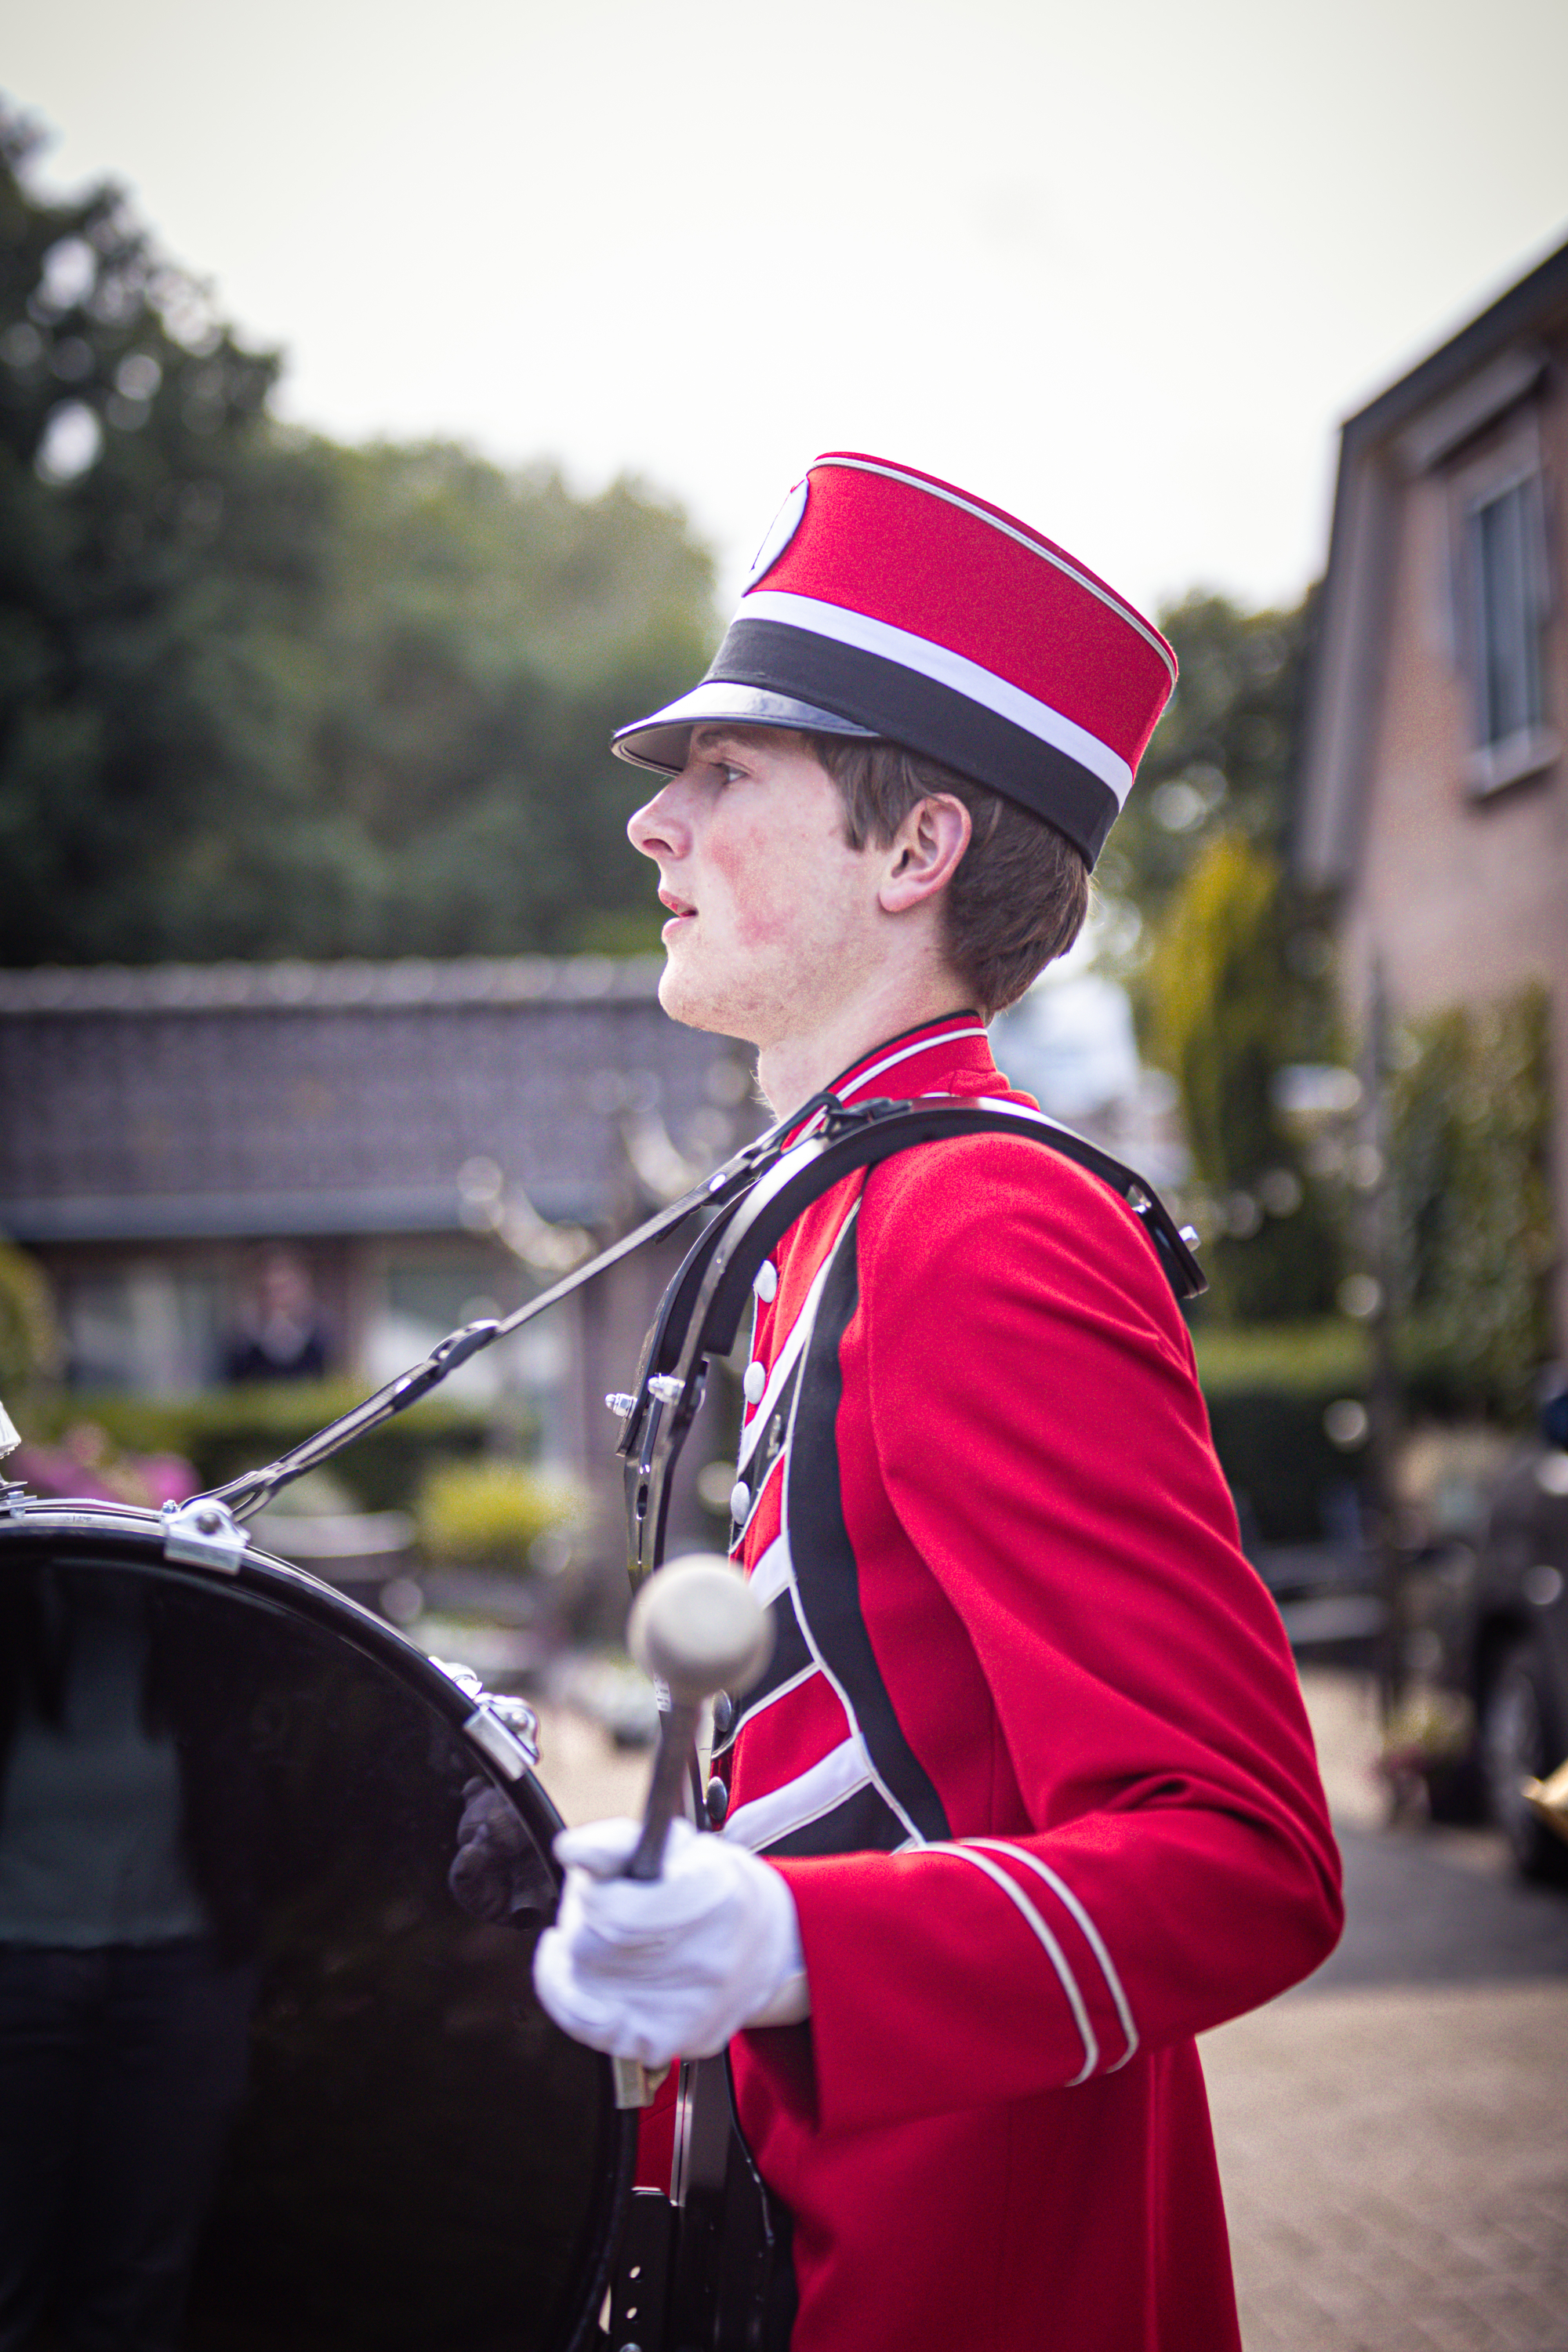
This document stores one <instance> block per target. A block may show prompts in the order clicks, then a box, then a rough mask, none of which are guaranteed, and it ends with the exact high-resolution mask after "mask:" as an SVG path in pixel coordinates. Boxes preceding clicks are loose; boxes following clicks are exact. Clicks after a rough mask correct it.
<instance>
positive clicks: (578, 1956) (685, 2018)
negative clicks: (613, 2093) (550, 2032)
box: [533, 1821, 806, 2066]
mask: <svg viewBox="0 0 1568 2352" xmlns="http://www.w3.org/2000/svg"><path fill="white" fill-rule="evenodd" d="M638 1835H639V1826H638V1824H637V1822H628V1821H608V1822H592V1823H591V1824H590V1825H589V1826H588V1827H586V1828H584V1829H576V1830H563V1832H562V1833H561V1835H560V1836H559V1837H558V1838H557V1839H556V1841H555V1853H556V1858H557V1860H558V1861H560V1862H563V1863H564V1864H566V1885H565V1890H564V1892H563V1895H562V1897H561V1910H560V1915H559V1917H558V1919H557V1922H556V1925H555V1926H554V1927H552V1928H550V1929H548V1930H547V1932H546V1933H545V1934H544V1935H543V1936H542V1937H541V1938H540V1941H539V1947H538V1949H537V1950H536V1951H535V1953H534V1956H533V1981H534V1985H535V1988H536V1990H537V1991H538V1994H539V1998H540V2000H542V2002H543V2004H544V2006H545V2008H546V2009H547V2010H548V2011H549V2012H550V2014H551V2016H552V2018H553V2019H554V2020H555V2022H556V2023H557V2025H559V2026H561V2027H563V2029H564V2031H565V2032H568V2033H570V2034H572V2035H573V2036H574V2039H575V2040H577V2041H578V2042H587V2043H588V2045H589V2047H590V2048H591V2049H594V2050H606V2051H608V2052H610V2053H611V2054H612V2055H613V2056H615V2057H617V2058H639V2059H640V2060H641V2061H642V2063H643V2064H644V2065H645V2066H664V2065H667V2064H668V2063H669V2061H670V2060H671V2059H672V2058H674V2057H676V2056H677V2055H679V2056H680V2057H684V2058H710V2057H712V2056H713V2055H714V2054H715V2053H717V2052H718V2051H721V2050H722V2048H723V2047H724V2044H725V2043H726V2042H728V2041H729V2039H730V2036H731V2034H732V2033H737V2032H739V2031H740V2029H741V2027H742V2026H743V2025H748V2024H751V2023H752V2022H753V2021H756V2020H757V2019H759V2018H761V2017H763V2014H764V2012H766V2013H768V2021H769V2022H770V2023H772V2022H780V2023H782V2022H784V2015H782V2014H779V2013H778V2012H779V2008H780V2005H781V1997H782V2007H783V2010H784V2011H785V2012H786V2013H787V2014H788V2015H790V2016H795V2017H804V2016H805V2013H806V2003H805V1998H804V1993H805V1959H804V1958H803V1956H802V1953H801V1947H800V1925H799V1922H798V1920H797V1919H796V1916H795V1898H794V1896H793V1895H791V1894H790V1891H789V1888H788V1887H787V1886H786V1885H785V1884H784V1880H783V1878H782V1877H781V1876H780V1875H779V1873H778V1872H777V1871H776V1870H773V1869H771V1868H770V1867H769V1865H768V1864H766V1863H765V1862H760V1861H759V1860H758V1859H757V1856H756V1855H755V1854H754V1853H749V1852H748V1851H747V1849H746V1848H745V1847H744V1846H741V1845H732V1844H731V1843H728V1842H727V1841H726V1840H725V1839H723V1838H721V1837H714V1836H711V1835H709V1834H707V1833H706V1832H704V1833H702V1834H699V1832H697V1831H696V1830H694V1829H693V1828H692V1826H691V1824H690V1822H686V1821H676V1822H671V1824H670V1830H669V1839H668V1843H667V1845H666V1847H665V1850H664V1874H663V1876H662V1877H660V1878H655V1879H647V1880H640V1879H632V1878H623V1877H621V1876H620V1875H619V1873H620V1872H621V1870H622V1869H623V1867H624V1866H625V1864H626V1862H627V1860H628V1859H629V1857H630V1855H631V1853H632V1849H633V1848H634V1846H635V1845H636V1844H637V1838H638ZM796 1978H798V1979H799V1984H798V1986H797V1985H796V1984H795V1981H794V1980H795V1979H796Z"/></svg>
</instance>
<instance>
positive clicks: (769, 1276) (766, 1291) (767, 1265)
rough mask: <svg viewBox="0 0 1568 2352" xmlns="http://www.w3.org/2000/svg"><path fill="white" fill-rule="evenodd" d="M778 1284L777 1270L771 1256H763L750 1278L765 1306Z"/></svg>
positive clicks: (753, 1287)
mask: <svg viewBox="0 0 1568 2352" xmlns="http://www.w3.org/2000/svg"><path fill="white" fill-rule="evenodd" d="M778 1286H779V1270H778V1268H777V1266H776V1265H774V1264H773V1260H772V1258H771V1257H765V1258H763V1262H762V1264H761V1265H760V1266H758V1268H757V1271H756V1274H755V1276H753V1278H752V1289H753V1290H754V1291H755V1292H756V1294H757V1297H759V1298H760V1299H761V1300H762V1302H763V1306H764V1307H766V1306H767V1305H768V1304H769V1302H770V1301H771V1299H772V1298H773V1293H774V1292H775V1291H776V1290H777V1288H778Z"/></svg>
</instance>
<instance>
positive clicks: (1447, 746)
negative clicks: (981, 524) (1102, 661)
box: [1295, 246, 1568, 1350]
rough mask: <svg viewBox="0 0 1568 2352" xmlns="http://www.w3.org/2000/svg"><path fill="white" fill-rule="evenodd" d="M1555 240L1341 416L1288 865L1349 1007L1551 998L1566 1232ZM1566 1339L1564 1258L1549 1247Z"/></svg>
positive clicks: (1566, 516)
mask: <svg viewBox="0 0 1568 2352" xmlns="http://www.w3.org/2000/svg"><path fill="white" fill-rule="evenodd" d="M1565 583H1568V246H1565V247H1563V248H1561V249H1560V250H1559V251H1558V252H1556V253H1554V254H1552V256H1551V257H1549V258H1548V259H1547V260H1545V261H1543V262H1542V264H1541V265H1540V267H1539V268H1536V269H1534V270H1532V271H1531V273H1530V275H1529V276H1528V277H1526V278H1523V279H1521V281H1520V282H1519V283H1518V284H1517V285H1515V286H1513V287H1511V288H1510V289H1509V291H1508V292H1507V293H1506V294H1504V295H1503V296H1502V297H1501V298H1500V299H1499V300H1498V301H1496V302H1494V303H1492V304H1491V305H1490V307H1489V309H1487V310H1484V311H1483V312H1482V313H1481V314H1480V316H1479V318H1476V319H1474V320H1471V322H1470V323H1469V324H1468V326H1466V327H1465V328H1463V329H1462V330H1461V331H1459V332H1458V334H1456V335H1454V336H1452V337H1451V338H1450V339H1449V341H1447V342H1445V343H1444V344H1443V345H1442V346H1441V347H1440V348H1439V349H1438V350H1436V351H1435V352H1432V354H1431V355H1430V357H1428V358H1427V359H1426V360H1424V361H1423V362H1421V364H1420V365H1419V366H1418V367H1415V368H1413V369H1412V370H1411V371H1410V373H1408V374H1406V375H1405V376H1403V377H1402V378H1401V379H1400V380H1399V382H1398V383H1394V384H1393V385H1391V386H1390V387H1389V389H1388V390H1387V391H1386V392H1384V393H1383V394H1381V395H1380V396H1379V398H1377V399H1376V400H1374V401H1373V402H1372V403H1371V404H1370V405H1368V406H1367V407H1365V408H1363V409H1362V410H1361V411H1360V412H1359V413H1358V414H1357V415H1354V416H1352V417H1351V418H1350V419H1349V421H1348V422H1347V423H1346V425H1344V427H1343V429H1342V436H1341V446H1340V465H1339V479H1338V488H1337V491H1336V496H1335V501H1334V516H1333V530H1332V538H1331V547H1330V552H1329V565H1328V573H1327V578H1326V580H1325V583H1324V593H1323V613H1322V634H1321V646H1320V653H1319V659H1318V665H1317V672H1316V677H1315V680H1314V687H1313V693H1312V698H1311V705H1310V714H1309V724H1308V735H1307V748H1306V758H1305V763H1304V769H1303V776H1302V792H1301V798H1300V810H1299V816H1298V824H1297V835H1296V844H1295V859H1296V866H1297V870H1298V872H1299V874H1300V877H1301V878H1302V879H1303V880H1304V881H1305V882H1306V883H1307V884H1308V885H1309V886H1310V887H1314V888H1319V889H1327V890H1329V891H1331V893H1333V894H1334V898H1335V903H1336V906H1337V909H1338V921H1339V927H1340V941H1341V949H1342V975H1343V980H1344V983H1345V988H1346V992H1347V996H1348V998H1349V1001H1350V1003H1351V1006H1352V1010H1354V1011H1360V1010H1362V1009H1363V1008H1364V1006H1365V1004H1366V1002H1367V998H1368V995H1369V992H1370V988H1371V981H1372V973H1373V966H1374V963H1375V964H1376V965H1378V966H1379V967H1381V971H1382V974H1383V979H1384V986H1385V988H1386V992H1387V998H1388V1002H1389V1003H1390V1006H1391V1007H1392V1009H1393V1010H1394V1012H1395V1013H1407V1014H1421V1013H1429V1012H1436V1011H1437V1010H1440V1009H1442V1008H1445V1007H1447V1006H1450V1005H1454V1004H1467V1005H1479V1004H1483V1003H1489V1002H1492V1001H1495V1000H1497V999H1500V998H1502V997H1505V996H1508V995H1510V994H1512V993H1513V992H1515V991H1517V990H1519V989H1520V988H1521V987H1523V986H1524V985H1525V984H1526V983H1527V982H1531V981H1539V982H1543V983H1544V984H1545V986H1546V988H1547V990H1548V992H1549V993H1550V998H1551V1004H1552V1037H1553V1054H1554V1066H1553V1081H1554V1089H1553V1090H1554V1101H1555V1112H1554V1118H1555V1128H1554V1135H1553V1149H1554V1166H1555V1190H1556V1201H1557V1226H1558V1233H1559V1234H1560V1235H1568V761H1565V758H1564V751H1563V743H1564V734H1565V732H1568V617H1565V614H1564V585H1565ZM1557 1324H1558V1339H1559V1346H1560V1348H1562V1349H1564V1350H1568V1265H1565V1264H1564V1263H1563V1259H1562V1258H1561V1257H1560V1264H1559V1275H1558V1287H1557Z"/></svg>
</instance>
